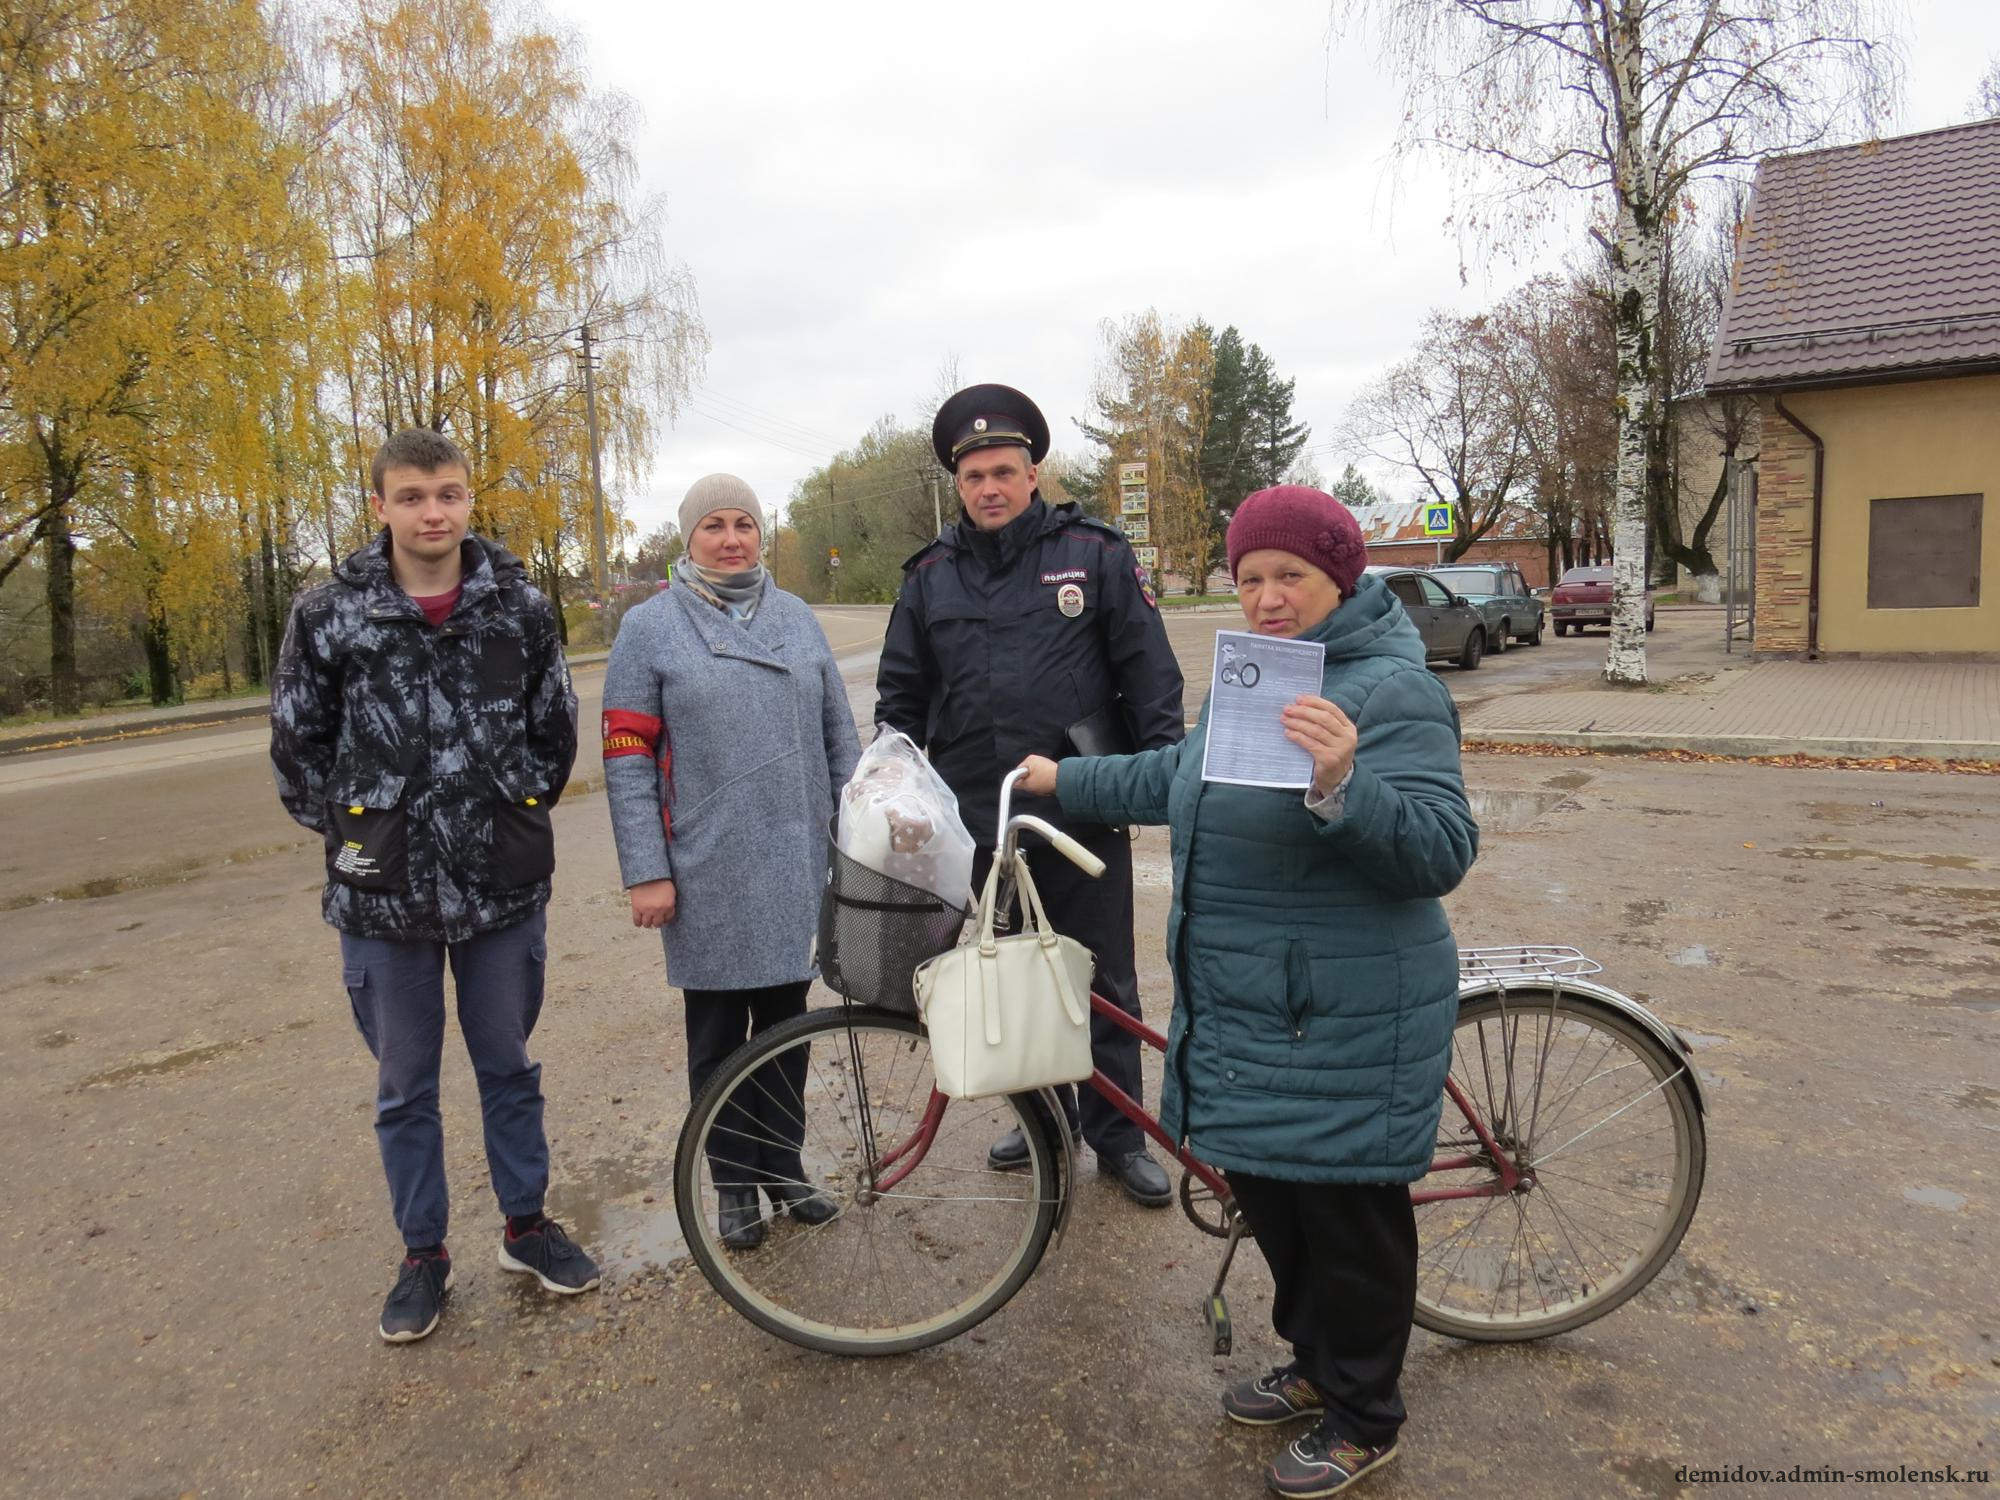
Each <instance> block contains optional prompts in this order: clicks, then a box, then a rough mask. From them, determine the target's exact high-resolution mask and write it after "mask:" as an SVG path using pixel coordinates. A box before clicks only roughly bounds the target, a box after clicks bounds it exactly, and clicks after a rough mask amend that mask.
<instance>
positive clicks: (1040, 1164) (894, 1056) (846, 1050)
mask: <svg viewBox="0 0 2000 1500" xmlns="http://www.w3.org/2000/svg"><path fill="white" fill-rule="evenodd" d="M931 1084H932V1075H931V1064H930V1042H929V1040H928V1038H927V1037H926V1036H925V1034H924V1032H923V1029H922V1028H921V1027H920V1026H919V1025H918V1023H917V1021H916V1018H915V1017H913V1016H904V1015H899V1014H895V1013H893V1012H890V1011H885V1010H877V1009H873V1008H871V1007H865V1006H850V1007H842V1008H840V1009H829V1010H816V1011H809V1012H807V1013H806V1014H805V1015H803V1016H798V1017H795V1018H793V1019H792V1020H790V1021H785V1022H782V1023H781V1024H779V1025H777V1026H774V1027H772V1028H771V1029H770V1030H768V1031H764V1032H760V1033H758V1034H757V1035H756V1036H753V1037H752V1038H750V1040H749V1041H748V1042H746V1043H745V1044H744V1045H743V1046H742V1047H740V1048H738V1049H737V1050H736V1051H735V1052H734V1053H732V1054H731V1055H730V1056H729V1057H728V1058H727V1059H726V1060H725V1061H724V1062H723V1064H722V1066H721V1067H720V1068H719V1069H718V1070H717V1071H716V1074H715V1076H714V1077H713V1078H711V1079H710V1080H709V1081H708V1083H707V1085H706V1086H704V1087H703V1088H702V1090H701V1092H700V1093H699V1094H698V1095H697V1096H696V1098H695V1100H694V1103H693V1105H692V1107H691V1108H690V1109H689V1111H688V1118H687V1123H686V1124H685V1125H684V1126H683V1127H682V1129H681V1136H680V1145H679V1149H678V1152H677V1154H676V1157H675V1162H674V1192H675V1198H676V1204H675V1207H676V1211H677V1213H678V1215H679V1217H680V1223H681V1228H682V1230H683V1232H684V1233H685V1234H686V1236H687V1244H688V1250H689V1252H690V1253H691V1254H692V1255H693V1256H694V1260H695V1264H696V1265H698V1266H700V1267H701V1272H702V1275H704V1276H705V1277H707V1278H708V1281H709V1284H710V1285H711V1286H713V1287H714V1288H715V1289H716V1291H717V1292H719V1293H721V1294H722V1296H723V1297H724V1299H726V1300H727V1301H728V1302H729V1303H730V1305H731V1306H733V1307H734V1308H736V1310H737V1311H738V1312H740V1313H742V1314H743V1315H744V1316H745V1317H747V1318H749V1319H750V1321H751V1322H753V1323H755V1324H757V1325H758V1326H759V1327H760V1328H763V1329H765V1330H766V1331H767V1332H770V1333H774V1334H776V1335H777V1336H778V1337H779V1338H782V1339H786V1340H788V1341H790V1342H791V1343H794V1344H799V1345H802V1346H804V1347H805V1348H808V1349H818V1350H821V1351H824V1352H826V1353H829V1354H901V1353H905V1352H907V1351H909V1350H911V1349H921V1348H924V1347H925V1346H927V1345H930V1344H936V1343H942V1342H943V1341H944V1340H946V1339H949V1338H952V1337H954V1336H955V1335H957V1334H959V1333H962V1332H964V1331H965V1330H966V1329H968V1328H970V1327H972V1326H973V1325H974V1324H975V1323H978V1322H979V1321H980V1320H981V1319H983V1318H986V1317H988V1316H990V1315H991V1314H992V1313H993V1312H995V1311H996V1310H997V1309H998V1308H999V1307H1000V1306H1001V1305H1002V1304H1003V1303H1005V1302H1006V1301H1007V1299H1008V1298H1009V1297H1011V1296H1013V1295H1014V1293H1015V1292H1016V1291H1018V1290H1019V1289H1020V1287H1021V1284H1022V1283H1023V1282H1025V1281H1026V1280H1027V1279H1028V1277H1029V1276H1030V1275H1031V1274H1032V1273H1033V1271H1034V1269H1035V1267H1036V1265H1037V1264H1039V1263H1040V1261H1041V1258H1042V1252H1043V1251H1044V1250H1045V1249H1046V1248H1047V1247H1048V1242H1049V1236H1050V1234H1051V1232H1052V1231H1053V1230H1054V1227H1055V1221H1056V1209H1057V1204H1058V1199H1059V1196H1060V1193H1061V1188H1062V1167H1061V1164H1060V1163H1059V1161H1058V1157H1057V1150H1058V1148H1057V1146H1056V1138H1055V1135H1054V1127H1053V1123H1052V1122H1051V1121H1050V1119H1049V1117H1048V1114H1047V1111H1046V1109H1045V1108H1044V1107H1043V1105H1042V1104H1041V1102H1040V1101H1039V1100H1038V1099H1037V1098H1035V1097H1034V1096H1033V1095H1026V1094H1023V1095H1019V1096H1015V1097H1011V1098H995V1099H974V1100H965V1099H955V1100H952V1101H950V1103H949V1107H948V1108H945V1109H942V1110H941V1111H939V1110H936V1109H934V1107H933V1105H932V1087H931ZM864 1097H865V1099H866V1101H867V1109H866V1128H865V1129H864V1117H863V1111H862V1109H861V1108H860V1105H861V1101H862V1099H863V1098H864ZM937 1102H938V1104H939V1105H942V1104H943V1103H944V1101H943V1100H942V1099H941V1098H940V1099H939V1100H938V1101H937ZM927 1125H929V1126H932V1127H934V1133H933V1134H932V1137H931V1139H930V1141H929V1144H928V1146H927V1147H923V1146H921V1145H920V1146H918V1147H917V1148H916V1149H913V1150H911V1151H909V1152H908V1153H907V1154H905V1155H898V1154H897V1153H898V1150H899V1148H902V1147H905V1146H908V1145H910V1143H911V1142H912V1140H913V1138H915V1137H917V1136H918V1135H919V1133H920V1132H921V1131H922V1130H924V1129H925V1128H926V1127H927ZM1011 1129H1018V1130H1020V1132H1021V1134H1022V1136H1023V1138H1024V1139H1025V1140H1026V1142H1027V1146H1028V1165H1027V1168H1026V1170H1025V1171H1010V1172H999V1171H995V1170H993V1169H992V1168H991V1167H989V1166H988V1165H987V1160H986V1153H987V1151H988V1149H989V1148H990V1147H991V1146H992V1144H993V1142H994V1141H995V1140H996V1139H998V1137H1000V1136H1001V1135H1002V1134H1004V1133H1005V1132H1006V1131H1008V1130H1011ZM870 1138H872V1141H873V1150H872V1153H871V1150H870V1148H869V1145H868V1141H869V1139H870ZM746 1148H749V1149H751V1151H752V1153H753V1154H758V1153H762V1154H763V1159H764V1160H765V1161H766V1162H768V1160H769V1153H770V1152H771V1151H772V1150H773V1149H775V1151H776V1153H777V1154H778V1155H781V1156H782V1155H784V1154H785V1153H786V1152H787V1151H788V1150H796V1151H797V1152H798V1167H797V1169H796V1175H795V1176H792V1175H787V1176H785V1177H783V1178H782V1179H781V1180H783V1181H786V1182H796V1183H802V1184H804V1185H807V1186H810V1187H812V1188H815V1189H817V1190H818V1191H819V1192H821V1193H824V1194H825V1195H826V1196H828V1197H829V1198H831V1199H832V1200H833V1201H834V1203H835V1204H836V1205H837V1206H838V1208H839V1213H838V1214H837V1215H836V1216H835V1217H833V1218H831V1219H829V1220H828V1221H827V1222H825V1223H821V1224H813V1225H807V1224H801V1223H797V1222H794V1221H793V1220H792V1219H790V1218H789V1217H788V1216H784V1215H781V1214H779V1213H777V1212H776V1211H775V1210H773V1211H772V1212H771V1214H770V1216H769V1217H768V1218H767V1220H766V1223H765V1230H766V1238H765V1240H764V1242H763V1244H762V1245H761V1246H759V1247H758V1248H757V1249H754V1250H731V1249H728V1248H727V1247H725V1246H724V1245H723V1244H722V1241H721V1234H720V1231H719V1228H718V1224H717V1220H718V1217H719V1204H718V1200H717V1194H716V1184H717V1173H718V1171H720V1172H721V1173H722V1176H723V1180H724V1181H725V1182H730V1183H740V1182H741V1181H742V1169H741V1167H740V1166H737V1165H732V1163H740V1162H741V1161H742V1160H743V1159H744V1152H745V1149H746ZM911 1158H916V1160H915V1161H914V1165H911V1166H910V1170H909V1171H908V1174H907V1175H905V1176H903V1177H901V1178H900V1179H898V1180H893V1181H890V1182H889V1185H888V1186H886V1187H881V1186H879V1185H880V1184H882V1183H883V1182H884V1181H886V1180H888V1179H890V1177H891V1174H893V1173H895V1172H896V1171H898V1170H899V1169H901V1168H902V1167H904V1166H905V1164H906V1163H908V1162H910V1160H911ZM765 1170H766V1173H767V1174H768V1169H765ZM766 1196H767V1197H768V1195H766ZM760 1201H761V1200H760Z"/></svg>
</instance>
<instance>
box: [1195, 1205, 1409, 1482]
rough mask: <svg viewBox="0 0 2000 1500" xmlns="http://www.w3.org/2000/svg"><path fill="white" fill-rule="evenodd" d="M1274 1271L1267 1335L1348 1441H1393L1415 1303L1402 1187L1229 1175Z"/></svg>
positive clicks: (1399, 1418)
mask: <svg viewBox="0 0 2000 1500" xmlns="http://www.w3.org/2000/svg"><path fill="white" fill-rule="evenodd" d="M1229 1190H1230V1191H1231V1192H1232V1193H1234V1194H1235V1195H1236V1206H1237V1207H1238V1208H1240V1209H1242V1211H1243V1217H1244V1218H1245V1219H1247V1220H1248V1221H1249V1224H1250V1229H1251V1232H1252V1233H1253V1234H1255V1235H1256V1236H1257V1248H1258V1249H1259V1250H1261V1251H1263V1252H1264V1259H1265V1260H1267V1261H1269V1262H1270V1265H1271V1279H1272V1280H1273V1281H1275V1282H1276V1283H1277V1294H1276V1295H1275V1296H1274V1297H1273V1298H1272V1299H1271V1326H1272V1327H1274V1328H1276V1329H1277V1330H1278V1337H1279V1338H1281V1339H1284V1340H1286V1341H1287V1342H1289V1343H1290V1344H1291V1346H1292V1352H1293V1355H1294V1356H1295V1357H1296V1358H1297V1360H1298V1364H1299V1369H1300V1370H1301V1371H1302V1372H1303V1373H1304V1374H1305V1375H1306V1376H1307V1377H1308V1378H1309V1379H1310V1380H1311V1381H1312V1383H1313V1384H1314V1385H1316V1386H1318V1387H1319V1388H1320V1391H1321V1392H1322V1394H1324V1395H1325V1397H1326V1421H1327V1422H1328V1424H1329V1425H1330V1426H1331V1427H1332V1428H1333V1430H1334V1431H1335V1432H1336V1433H1338V1434H1339V1435H1340V1436H1341V1437H1343V1438H1346V1439H1348V1440H1349V1441H1350V1442H1356V1443H1363V1444H1367V1445H1369V1446H1376V1445H1379V1444H1383V1443H1388V1442H1393V1441H1394V1440H1395V1436H1396V1433H1397V1431H1398V1430H1399V1429H1400V1428H1401V1427H1402V1425H1403V1420H1404V1418H1405V1417H1406V1416H1407V1415H1408V1414H1407V1413H1406V1412H1405V1411H1404V1409H1403V1395H1402V1391H1401V1389H1400V1383H1401V1381H1402V1376H1403V1358H1404V1356H1405V1355H1406V1354H1407V1353H1408V1352H1409V1348H1410V1319H1411V1316H1412V1315H1413V1314H1414V1313H1415V1312H1416V1306H1417V1216H1416V1211H1415V1210H1414V1209H1413V1208H1412V1207H1411V1206H1410V1190H1409V1188H1408V1186H1406V1185H1405V1184H1403V1183H1394V1182H1391V1183H1379V1182H1367V1183H1339V1182H1279V1181H1277V1180H1276V1179H1274V1178H1270V1177H1252V1176H1250V1175H1248V1174H1247V1173H1243V1172H1231V1173H1229Z"/></svg>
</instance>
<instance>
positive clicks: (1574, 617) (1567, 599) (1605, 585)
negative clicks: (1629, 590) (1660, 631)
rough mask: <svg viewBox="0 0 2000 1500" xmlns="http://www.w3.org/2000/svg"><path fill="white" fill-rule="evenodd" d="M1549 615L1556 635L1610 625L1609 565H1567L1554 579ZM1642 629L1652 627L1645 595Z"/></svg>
mask: <svg viewBox="0 0 2000 1500" xmlns="http://www.w3.org/2000/svg"><path fill="white" fill-rule="evenodd" d="M1549 618H1550V619H1552V620H1554V621H1555V622H1556V634H1557V635H1568V634H1569V633H1570V632H1571V631H1572V630H1574V631H1575V632H1576V633H1577V634H1578V635H1581V634H1582V633H1583V627H1584V626H1586V625H1602V626H1603V627H1604V628H1605V629H1606V630H1609V629H1610V628H1611V569H1610V568H1609V567H1596V568H1569V569H1567V570H1565V571H1564V573H1563V576H1562V577H1560V578H1558V579H1557V580H1556V590H1555V593H1554V595H1553V596H1551V598H1550V599H1549ZM1646 628H1647V629H1648V630H1651V629H1652V628H1653V596H1652V594H1651V593H1650V592H1648V593H1647V595H1646Z"/></svg>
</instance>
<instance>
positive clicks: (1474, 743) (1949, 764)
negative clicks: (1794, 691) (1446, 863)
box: [1461, 740, 2000, 776]
mask: <svg viewBox="0 0 2000 1500" xmlns="http://www.w3.org/2000/svg"><path fill="white" fill-rule="evenodd" d="M1461 748H1462V749H1464V750H1465V752H1466V753H1467V754H1471V755H1534V756H1545V757H1553V758H1556V759H1560V760H1585V759H1588V760H1660V761H1674V762H1681V763H1687V764H1696V765H1706V764H1731V763H1735V764H1742V765H1751V766H1786V767H1790V768H1793V769H1796V770H1801V771H1929V772H1933V773H1937V774H1941V775H1955V776H2000V761H1991V760H1925V759H1921V758H1919V757H1917V756H1913V755H1885V756H1862V755H1715V754H1711V753H1709V752H1708V751H1705V750H1599V749H1595V748H1592V747H1591V746H1588V745H1515V744H1501V743H1499V742H1497V741H1494V740H1467V741H1465V743H1464V745H1463V746H1462V747H1461Z"/></svg>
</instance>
